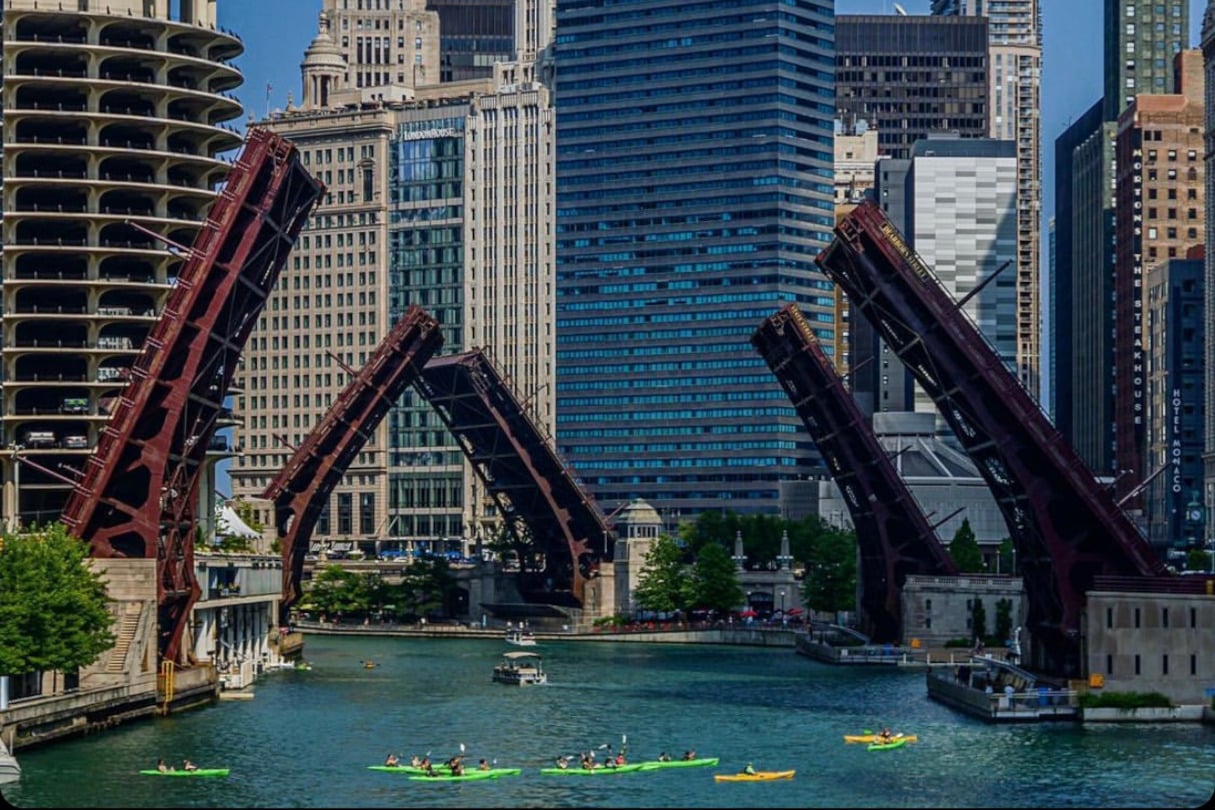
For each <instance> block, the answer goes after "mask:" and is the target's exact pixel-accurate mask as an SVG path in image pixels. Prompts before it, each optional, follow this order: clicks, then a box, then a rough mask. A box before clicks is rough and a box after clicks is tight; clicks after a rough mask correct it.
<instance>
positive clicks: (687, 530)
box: [679, 511, 836, 566]
mask: <svg viewBox="0 0 1215 810" xmlns="http://www.w3.org/2000/svg"><path fill="white" fill-rule="evenodd" d="M835 531H836V529H835V528H833V527H832V526H831V525H830V524H829V523H827V522H826V521H825V520H822V519H821V518H819V517H818V516H817V515H812V516H810V517H807V518H805V519H803V520H785V519H784V518H780V517H775V516H773V515H739V514H736V513H734V512H729V511H726V512H701V513H700V514H699V515H698V516H697V517H696V520H695V521H694V522H693V521H688V522H684V523H681V524H680V526H679V539H680V541H681V543H682V544H683V547H684V548H685V550H686V551H687V552H689V553H690V554H692V555H696V554H698V553H699V552H700V549H702V548H704V547H705V546H706V545H708V544H709V543H717V544H718V545H720V546H722V547H723V548H725V549H727V550H728V551H730V553H733V549H734V539H735V538H736V537H737V536H738V534H739V532H742V537H743V550H744V552H745V553H746V555H747V563H748V564H749V565H753V566H756V565H757V566H766V565H767V564H768V563H771V562H775V561H776V558H777V557H778V556H779V555H780V540H781V536H782V535H783V534H784V533H785V532H788V533H789V554H790V556H792V557H793V560H794V563H795V564H802V563H805V562H806V561H808V560H809V559H810V558H811V556H812V555H813V549H814V547H815V545H816V544H817V543H818V541H819V539H820V538H821V537H823V536H825V535H828V534H831V533H833V532H835Z"/></svg>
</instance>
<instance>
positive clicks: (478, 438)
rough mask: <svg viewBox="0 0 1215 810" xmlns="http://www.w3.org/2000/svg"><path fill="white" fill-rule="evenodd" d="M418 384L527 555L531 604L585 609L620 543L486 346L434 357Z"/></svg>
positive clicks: (523, 583) (524, 571) (524, 570)
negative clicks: (592, 580) (590, 584)
mask: <svg viewBox="0 0 1215 810" xmlns="http://www.w3.org/2000/svg"><path fill="white" fill-rule="evenodd" d="M414 387H415V388H416V389H417V391H418V393H420V394H421V395H422V396H423V397H424V398H425V399H426V400H427V401H428V402H429V403H430V404H431V406H433V407H434V409H435V411H436V412H437V413H438V414H439V418H440V419H441V420H442V421H443V423H444V424H446V425H447V428H448V430H450V431H451V433H452V435H453V436H455V437H456V439H457V441H458V442H459V444H460V447H461V449H462V450H463V451H464V455H465V456H466V457H467V458H468V460H469V461H470V462H471V463H472V467H473V469H474V470H475V472H476V474H477V476H478V477H479V478H480V479H481V480H482V482H484V484H485V487H486V489H487V490H488V491H489V493H490V494H491V495H492V496H493V498H494V501H495V503H496V505H497V507H498V510H499V512H500V514H501V515H502V517H503V519H504V520H505V523H506V526H507V528H508V529H509V530H510V532H511V533H512V535H513V536H514V537H515V540H516V542H517V544H518V545H519V546H520V547H521V548H523V549H524V550H525V555H523V559H522V560H521V568H520V575H519V592H520V594H521V595H522V597H523V599H524V600H526V601H528V602H536V603H547V604H554V605H563V606H566V607H581V606H582V604H583V598H584V592H585V587H586V581H587V579H588V578H589V577H592V576H595V575H596V573H597V571H598V566H599V563H600V562H607V561H610V560H611V559H612V552H613V548H612V539H611V537H610V536H609V534H610V529H609V527H608V525H607V521H606V519H605V517H604V515H603V513H602V511H601V510H600V509H599V507H598V505H597V504H596V503H595V501H594V500H593V499H592V498H591V497H590V496H589V495H587V493H585V492H584V491H583V490H582V488H581V487H580V486H579V485H578V483H577V482H576V481H575V480H574V477H573V475H571V473H570V471H569V469H568V468H567V467H566V465H565V463H564V462H563V461H562V460H561V458H560V457H559V456H558V455H557V452H556V448H555V445H554V443H553V440H552V438H551V437H550V436H549V435H548V434H547V433H546V432H544V431H542V430H541V428H540V426H539V425H537V424H536V422H535V421H534V420H533V419H532V418H531V416H530V415H529V413H528V411H527V410H526V409H525V408H524V406H523V405H522V404H521V403H520V401H519V399H518V398H517V397H516V396H515V394H514V392H512V391H511V389H510V387H509V386H508V385H507V384H506V383H505V382H504V380H503V376H502V375H501V374H500V373H499V372H498V370H497V369H496V368H495V367H494V365H493V363H491V362H490V360H489V358H488V357H486V356H485V354H484V353H483V352H482V351H481V350H480V349H474V350H473V351H469V352H465V353H463V354H455V355H449V356H446V357H438V358H435V359H433V360H431V361H430V362H429V363H427V364H426V368H425V369H423V371H422V376H421V377H420V378H419V379H418V381H417V382H416V383H415V385H414Z"/></svg>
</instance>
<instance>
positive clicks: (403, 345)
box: [262, 306, 443, 608]
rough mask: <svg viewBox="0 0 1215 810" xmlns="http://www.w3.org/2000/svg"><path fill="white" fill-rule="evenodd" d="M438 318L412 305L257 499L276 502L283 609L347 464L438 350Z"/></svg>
mask: <svg viewBox="0 0 1215 810" xmlns="http://www.w3.org/2000/svg"><path fill="white" fill-rule="evenodd" d="M442 345H443V334H442V332H441V331H440V330H439V322H438V321H437V320H435V319H434V318H433V317H432V316H430V315H429V314H427V313H426V312H425V311H424V310H423V309H422V308H421V307H418V306H410V307H409V309H408V310H406V311H405V314H404V315H402V316H401V318H400V319H399V320H398V321H397V323H396V325H395V326H394V327H393V328H392V331H391V332H389V333H388V334H387V335H385V336H384V339H383V340H381V341H380V345H379V346H378V347H376V350H375V353H374V354H372V356H371V358H370V359H369V360H368V361H367V363H366V364H365V365H364V366H363V368H362V369H360V370H359V372H358V373H357V374H356V375H355V376H354V379H352V380H351V381H350V382H349V384H347V386H346V388H345V389H343V390H342V393H341V394H339V395H338V397H337V399H335V400H334V402H333V404H332V405H331V406H330V408H329V410H328V411H327V412H326V413H325V415H324V417H322V419H321V421H320V422H319V423H317V425H316V427H314V428H313V429H312V432H311V433H309V434H308V437H307V438H306V439H305V440H304V442H303V443H302V444H301V445H300V446H299V447H298V448H296V450H295V452H294V454H293V455H292V456H291V459H290V460H289V461H288V462H287V463H286V464H285V465H284V466H283V468H282V470H281V471H280V472H279V474H278V475H277V476H275V478H274V480H273V481H271V482H270V485H269V486H268V487H267V488H266V491H265V492H264V493H263V495H262V497H263V498H266V499H267V500H270V501H272V502H273V503H274V525H275V528H276V530H277V532H278V537H279V540H280V541H281V543H282V551H283V607H284V608H287V607H290V606H291V605H293V604H295V603H296V602H297V601H298V600H299V598H300V596H301V594H302V586H301V580H302V577H303V571H304V556H305V554H306V553H307V551H308V541H309V539H310V538H311V537H312V530H313V529H314V528H315V527H316V522H317V519H318V518H319V517H320V515H321V513H322V512H323V511H324V508H325V505H326V504H327V503H328V502H329V496H330V494H331V493H332V492H333V490H334V488H335V487H336V486H337V485H338V483H339V482H340V481H341V480H342V476H343V475H344V474H345V473H346V470H347V468H348V467H349V466H350V464H351V462H352V461H354V459H355V457H356V456H357V455H358V453H359V452H360V451H361V450H362V449H363V446H364V445H365V444H366V443H367V441H368V439H370V438H371V435H372V433H373V432H374V431H375V429H376V427H377V426H378V425H379V424H380V422H381V421H382V420H383V418H384V416H385V414H387V413H388V411H389V409H390V408H391V407H392V406H393V405H394V404H395V403H396V402H397V400H398V399H400V397H401V394H402V393H404V392H405V389H407V388H408V387H409V386H410V384H412V383H413V382H414V380H416V379H417V377H418V374H419V373H420V372H421V369H422V367H423V366H424V365H425V364H426V361H427V360H429V359H430V357H431V355H433V354H434V353H435V352H436V351H438V350H439V347H440V346H442Z"/></svg>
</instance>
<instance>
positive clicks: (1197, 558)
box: [1185, 548, 1212, 571]
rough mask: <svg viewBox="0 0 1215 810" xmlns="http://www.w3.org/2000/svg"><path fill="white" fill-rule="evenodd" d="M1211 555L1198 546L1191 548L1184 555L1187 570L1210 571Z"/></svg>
mask: <svg viewBox="0 0 1215 810" xmlns="http://www.w3.org/2000/svg"><path fill="white" fill-rule="evenodd" d="M1211 565H1212V563H1211V557H1210V555H1209V554H1207V552H1205V551H1203V550H1202V549H1200V548H1192V549H1190V551H1189V553H1187V554H1186V557H1185V567H1186V570H1187V571H1210V570H1211Z"/></svg>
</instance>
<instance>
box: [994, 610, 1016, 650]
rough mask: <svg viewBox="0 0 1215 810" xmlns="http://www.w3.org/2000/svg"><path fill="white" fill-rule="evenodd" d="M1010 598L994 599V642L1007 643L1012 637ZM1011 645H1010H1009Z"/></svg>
mask: <svg viewBox="0 0 1215 810" xmlns="http://www.w3.org/2000/svg"><path fill="white" fill-rule="evenodd" d="M1012 629H1013V621H1012V600H1011V599H997V600H996V643H997V644H1000V645H1007V644H1008V642H1009V640H1010V639H1012ZM1009 646H1011V645H1009Z"/></svg>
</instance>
